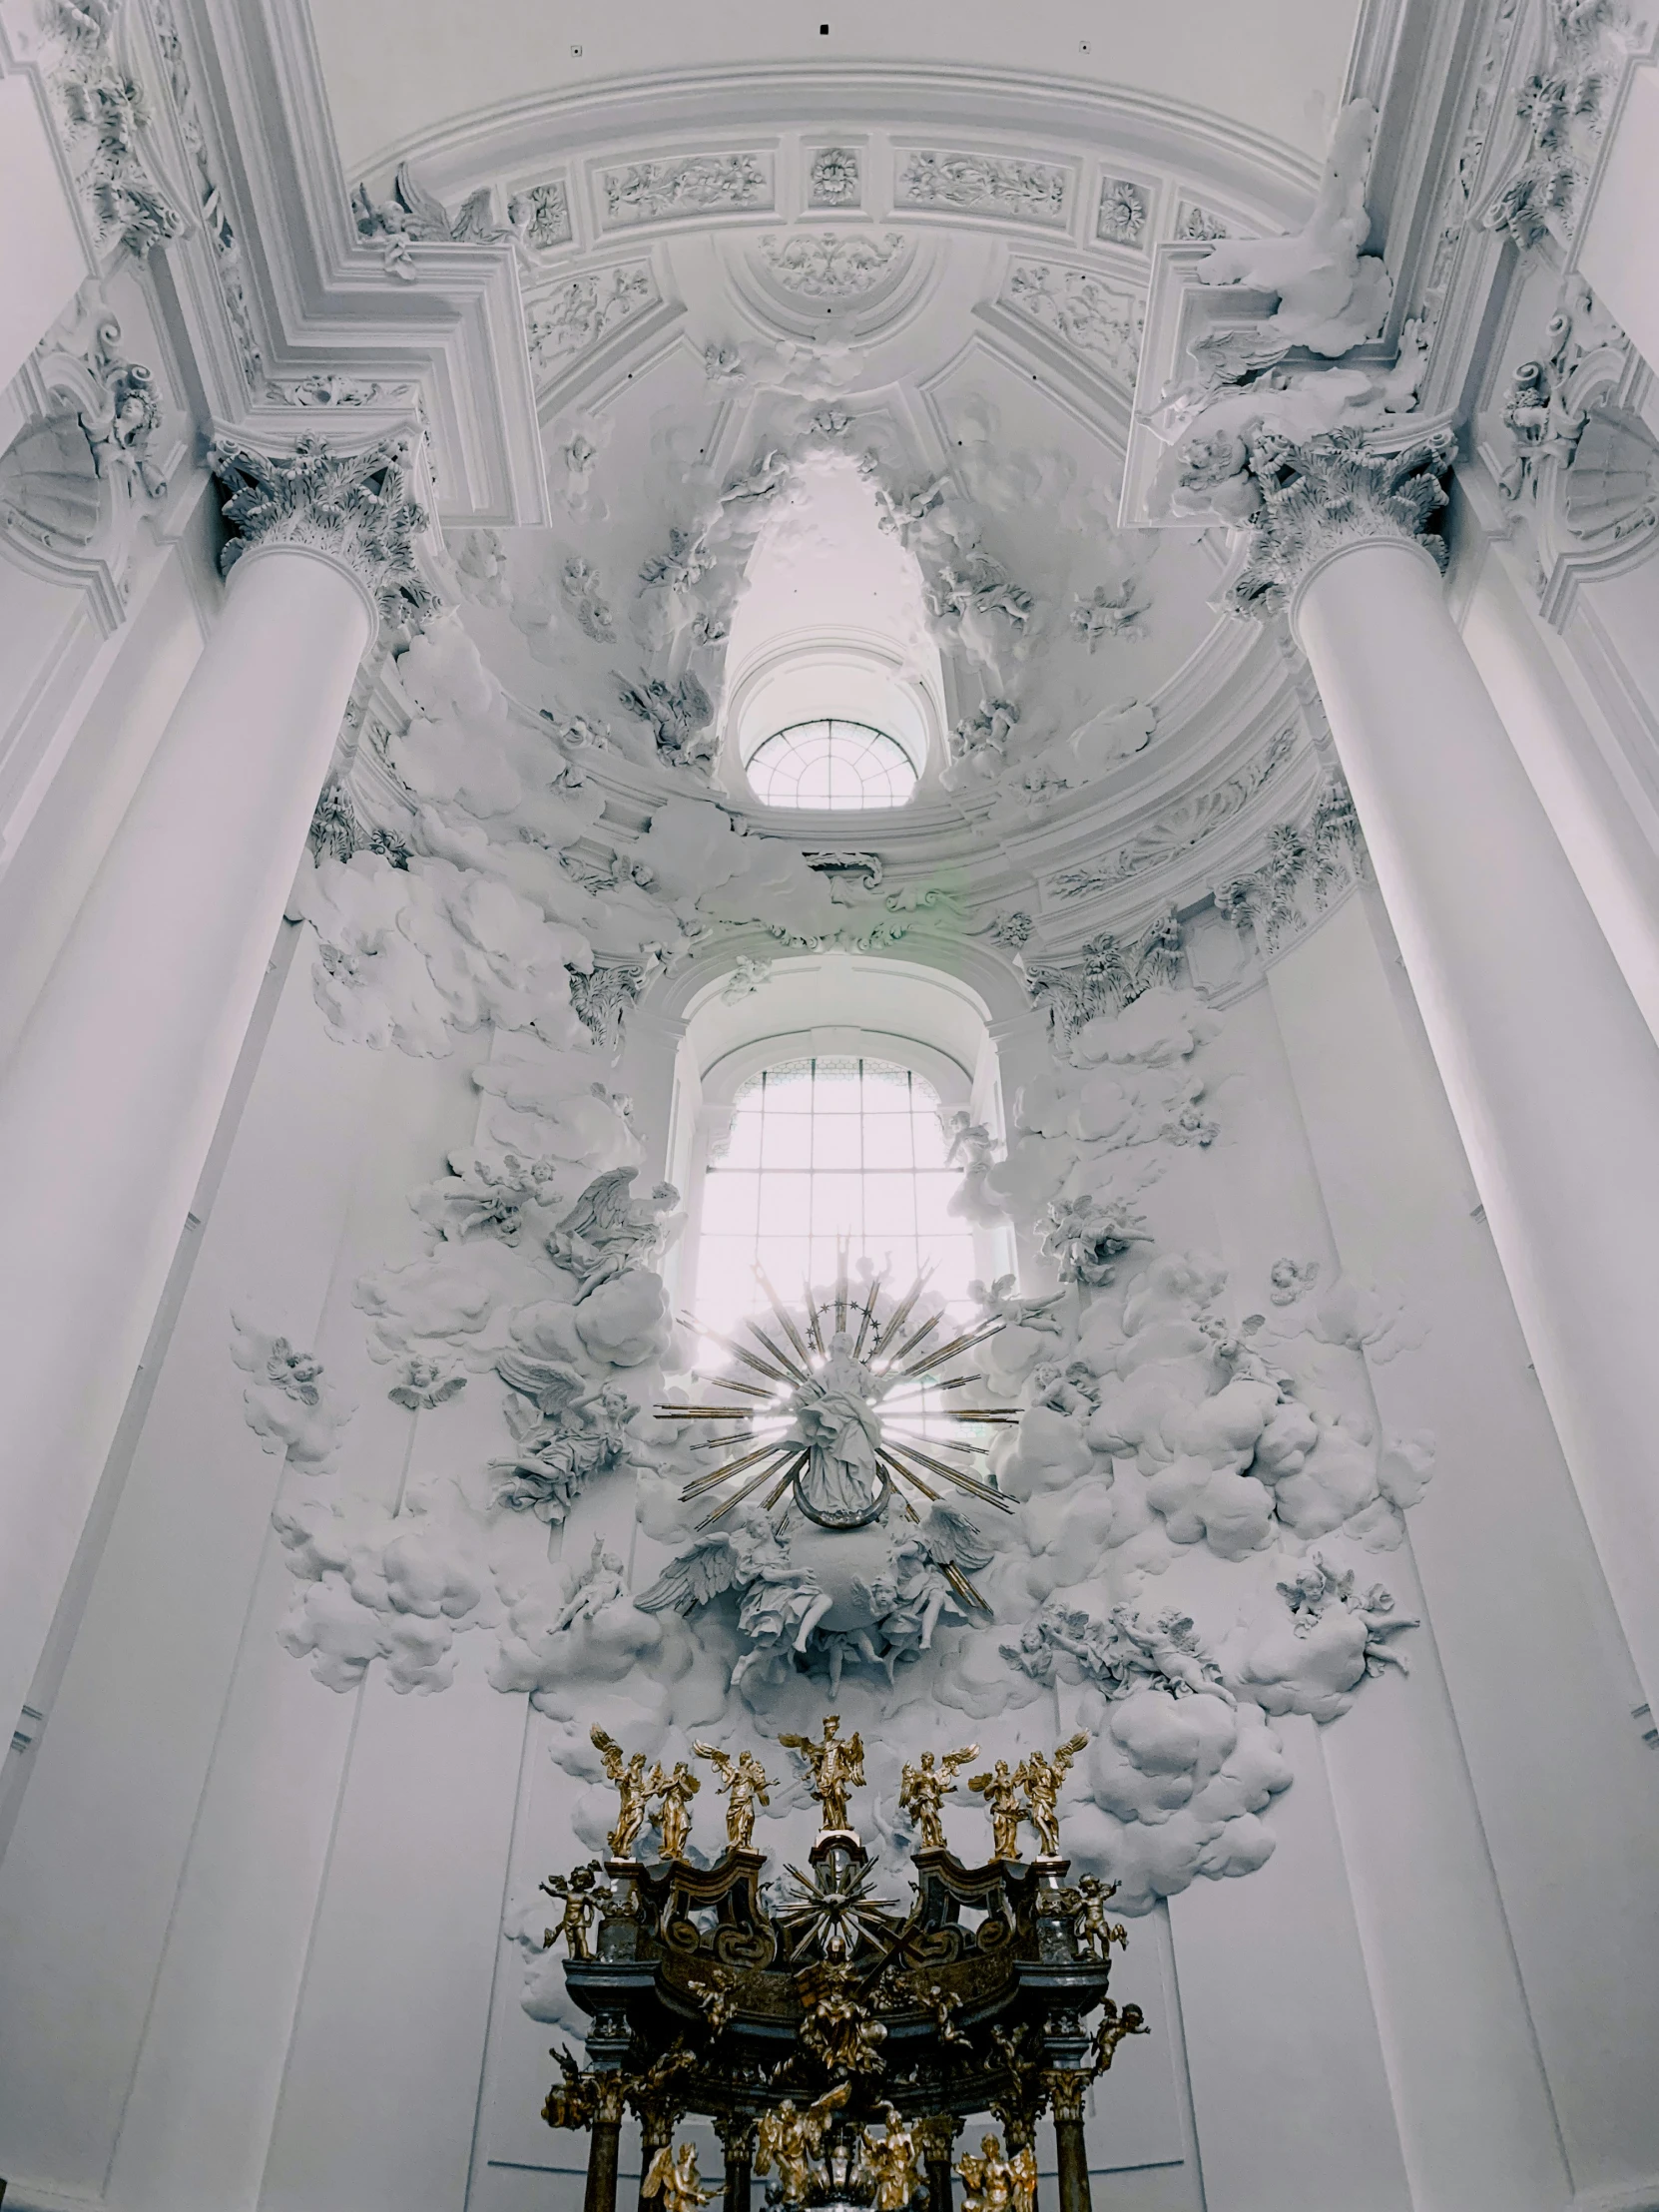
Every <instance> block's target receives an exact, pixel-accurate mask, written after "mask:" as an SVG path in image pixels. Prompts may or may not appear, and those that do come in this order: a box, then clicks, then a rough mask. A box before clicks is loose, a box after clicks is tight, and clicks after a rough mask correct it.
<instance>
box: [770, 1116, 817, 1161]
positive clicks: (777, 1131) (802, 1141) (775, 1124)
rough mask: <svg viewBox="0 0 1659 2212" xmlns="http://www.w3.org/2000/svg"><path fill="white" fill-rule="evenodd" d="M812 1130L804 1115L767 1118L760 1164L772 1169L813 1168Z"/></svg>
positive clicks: (808, 1119) (810, 1123)
mask: <svg viewBox="0 0 1659 2212" xmlns="http://www.w3.org/2000/svg"><path fill="white" fill-rule="evenodd" d="M813 1127H814V1124H813V1122H812V1120H811V1118H810V1117H809V1116H808V1115H806V1114H780V1115H778V1116H777V1118H776V1119H774V1117H773V1116H772V1115H771V1114H769V1115H768V1116H767V1127H766V1137H765V1140H764V1142H763V1144H762V1147H761V1162H762V1165H763V1166H764V1167H766V1168H768V1169H772V1168H810V1167H811V1166H812V1164H813Z"/></svg>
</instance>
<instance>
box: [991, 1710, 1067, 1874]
mask: <svg viewBox="0 0 1659 2212" xmlns="http://www.w3.org/2000/svg"><path fill="white" fill-rule="evenodd" d="M1088 1748H1089V1739H1088V1737H1087V1736H1086V1735H1083V1734H1081V1733H1080V1734H1078V1735H1076V1736H1068V1737H1067V1738H1066V1740H1065V1742H1064V1743H1063V1744H1062V1745H1061V1746H1060V1748H1059V1750H1058V1751H1057V1752H1056V1753H1055V1754H1054V1757H1053V1758H1052V1759H1051V1760H1050V1759H1046V1758H1044V1756H1043V1754H1042V1753H1041V1752H1040V1751H1033V1752H1029V1753H1027V1755H1026V1757H1025V1758H1023V1759H1022V1760H1021V1761H1020V1763H1019V1765H1018V1766H1017V1767H1016V1768H1015V1769H1014V1780H1015V1782H1016V1783H1018V1785H1019V1787H1020V1788H1021V1789H1022V1790H1023V1791H1024V1792H1025V1806H1024V1813H1025V1818H1026V1819H1027V1820H1028V1821H1029V1822H1030V1823H1031V1826H1032V1827H1033V1828H1034V1829H1035V1830H1036V1832H1037V1857H1038V1858H1039V1859H1058V1858H1059V1856H1060V1791H1061V1788H1062V1786H1063V1785H1064V1783H1065V1779H1066V1776H1067V1775H1068V1774H1069V1773H1070V1772H1071V1763H1072V1761H1073V1760H1074V1759H1075V1758H1076V1757H1077V1755H1078V1753H1079V1752H1084V1751H1087V1750H1088ZM969 1787H970V1788H971V1787H972V1785H971V1784H970V1785H969ZM999 1856H1000V1855H999Z"/></svg>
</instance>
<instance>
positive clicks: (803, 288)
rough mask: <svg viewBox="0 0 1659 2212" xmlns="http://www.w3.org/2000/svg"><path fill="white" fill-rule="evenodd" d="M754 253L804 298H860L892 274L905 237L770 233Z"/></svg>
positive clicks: (893, 234) (857, 233)
mask: <svg viewBox="0 0 1659 2212" xmlns="http://www.w3.org/2000/svg"><path fill="white" fill-rule="evenodd" d="M758 252H759V255H760V259H761V261H762V262H763V263H764V264H765V266H766V269H767V271H768V273H769V274H770V276H771V277H772V278H773V280H774V282H776V283H779V284H781V285H782V286H783V287H784V289H785V290H786V291H791V292H795V293H797V294H798V295H799V296H800V297H801V298H803V299H858V298H861V297H862V296H863V294H864V293H865V292H867V291H872V290H873V289H874V288H875V286H876V285H877V284H879V283H880V282H881V281H882V280H883V278H885V277H889V276H891V275H892V274H893V273H894V271H895V269H896V267H897V266H898V265H899V263H900V262H901V260H902V258H903V255H904V252H905V242H904V239H903V236H902V234H901V233H899V232H897V231H883V232H881V233H879V234H873V233H866V232H861V231H794V232H788V233H785V234H783V235H782V236H780V235H779V234H778V233H776V232H768V233H767V235H766V236H765V237H764V238H763V239H762V240H761V242H760V246H759V249H758Z"/></svg>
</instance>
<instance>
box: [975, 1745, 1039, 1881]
mask: <svg viewBox="0 0 1659 2212" xmlns="http://www.w3.org/2000/svg"><path fill="white" fill-rule="evenodd" d="M968 1788H969V1789H970V1790H974V1791H976V1792H977V1793H978V1794H979V1796H981V1797H982V1798H983V1799H984V1801H985V1810H986V1812H987V1813H988V1814H989V1815H990V1817H991V1857H992V1858H993V1859H1017V1858H1018V1857H1019V1824H1020V1822H1021V1821H1022V1820H1023V1819H1024V1818H1025V1807H1024V1805H1023V1804H1022V1802H1021V1800H1020V1784H1019V1780H1018V1777H1017V1776H1016V1775H1015V1773H1014V1771H1013V1769H1012V1768H1011V1767H1010V1766H1009V1764H1008V1762H1007V1760H1006V1759H999V1760H998V1761H997V1762H996V1765H995V1766H994V1767H993V1768H992V1770H991V1772H990V1773H989V1774H970V1775H969V1776H968Z"/></svg>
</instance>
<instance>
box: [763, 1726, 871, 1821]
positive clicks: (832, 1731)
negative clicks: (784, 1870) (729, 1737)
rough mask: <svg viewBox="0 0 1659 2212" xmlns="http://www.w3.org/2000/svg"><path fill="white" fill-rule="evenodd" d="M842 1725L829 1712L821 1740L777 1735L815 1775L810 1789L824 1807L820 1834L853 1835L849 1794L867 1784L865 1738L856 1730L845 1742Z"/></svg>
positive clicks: (787, 1748)
mask: <svg viewBox="0 0 1659 2212" xmlns="http://www.w3.org/2000/svg"><path fill="white" fill-rule="evenodd" d="M840 1725H841V1720H840V1715H839V1714H838V1713H827V1714H826V1715H825V1720H824V1740H823V1742H822V1743H815V1742H814V1740H813V1738H812V1737H811V1736H780V1737H779V1739H778V1741H779V1742H780V1743H781V1744H782V1745H783V1746H784V1749H785V1750H786V1751H796V1752H799V1753H800V1754H801V1758H802V1761H803V1763H804V1764H805V1765H806V1767H807V1768H808V1770H809V1772H810V1773H811V1775H812V1778H813V1779H812V1782H811V1784H810V1785H809V1792H810V1795H811V1796H813V1797H815V1798H816V1799H817V1800H818V1803H819V1806H820V1809H821V1812H820V1820H819V1834H820V1836H821V1837H822V1836H851V1835H853V1833H854V1831H853V1828H852V1824H851V1822H850V1821H849V1820H848V1818H847V1805H846V1801H847V1795H848V1792H850V1791H852V1790H861V1789H862V1788H863V1787H864V1745H863V1739H862V1737H861V1736H859V1735H858V1733H857V1731H856V1730H854V1731H853V1733H852V1734H851V1735H850V1736H848V1737H847V1738H846V1739H845V1741H844V1742H843V1741H842V1740H841V1735H840Z"/></svg>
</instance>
